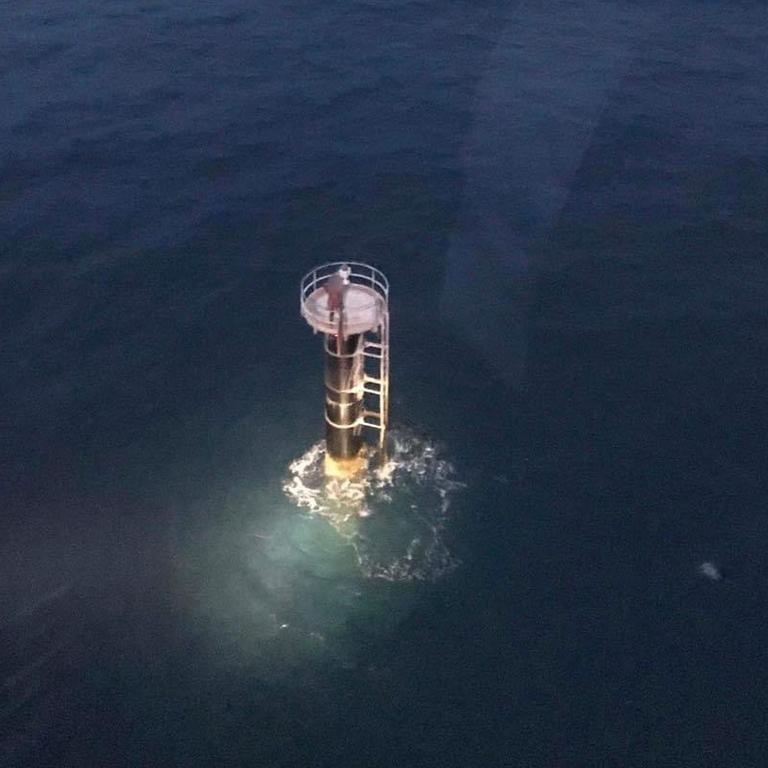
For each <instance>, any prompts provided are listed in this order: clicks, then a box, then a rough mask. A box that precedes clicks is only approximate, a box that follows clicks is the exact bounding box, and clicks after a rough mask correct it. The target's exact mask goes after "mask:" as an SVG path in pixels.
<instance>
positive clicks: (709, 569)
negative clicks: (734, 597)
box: [699, 560, 723, 581]
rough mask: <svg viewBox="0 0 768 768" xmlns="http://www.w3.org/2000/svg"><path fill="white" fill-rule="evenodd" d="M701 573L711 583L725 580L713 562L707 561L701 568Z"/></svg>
mask: <svg viewBox="0 0 768 768" xmlns="http://www.w3.org/2000/svg"><path fill="white" fill-rule="evenodd" d="M699 573H700V574H701V575H702V576H704V577H705V578H707V579H709V580H710V581H722V580H723V572H722V571H721V570H720V569H719V568H718V567H717V565H715V563H713V562H712V561H711V560H706V561H705V562H703V563H702V564H701V565H700V566H699Z"/></svg>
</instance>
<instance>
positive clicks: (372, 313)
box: [300, 261, 389, 335]
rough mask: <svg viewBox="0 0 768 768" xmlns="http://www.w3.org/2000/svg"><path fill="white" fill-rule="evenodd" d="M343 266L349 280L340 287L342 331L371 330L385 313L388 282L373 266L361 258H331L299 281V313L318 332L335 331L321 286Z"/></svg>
mask: <svg viewBox="0 0 768 768" xmlns="http://www.w3.org/2000/svg"><path fill="white" fill-rule="evenodd" d="M342 267H343V268H344V269H346V271H347V273H348V279H349V284H348V285H347V286H346V288H345V289H344V334H345V335H352V334H358V333H365V332H366V331H375V330H376V329H377V328H379V327H380V326H381V325H382V324H383V322H384V320H385V318H386V315H387V304H388V298H389V282H388V281H387V278H386V277H385V276H384V275H383V274H382V272H380V271H379V270H378V269H376V268H375V267H372V266H370V265H369V264H362V263H361V262H356V261H351V262H340V261H338V262H332V263H330V264H324V265H323V266H321V267H316V268H315V269H313V270H312V271H311V272H308V273H307V274H306V275H304V278H303V279H302V281H301V299H300V301H301V314H302V317H304V319H305V320H306V321H307V322H308V323H309V325H311V326H312V328H313V329H314V330H315V331H319V332H320V333H329V334H335V333H338V330H339V318H338V316H337V315H334V318H333V320H331V313H330V311H329V309H328V293H327V292H326V290H325V288H324V287H323V286H324V285H325V283H326V281H327V280H329V279H330V278H331V277H333V276H334V275H337V274H338V271H339V269H340V268H342Z"/></svg>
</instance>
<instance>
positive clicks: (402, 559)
mask: <svg viewBox="0 0 768 768" xmlns="http://www.w3.org/2000/svg"><path fill="white" fill-rule="evenodd" d="M390 441H391V447H390V451H389V459H388V461H387V462H386V463H385V464H384V465H383V466H381V467H378V468H375V469H374V468H373V467H369V469H368V471H366V472H363V473H362V474H361V477H360V478H359V479H355V480H340V479H335V478H334V479H327V478H326V477H325V474H324V471H323V462H324V458H325V444H324V443H323V442H319V443H317V444H316V445H313V446H312V447H311V448H310V449H309V450H308V451H307V452H306V453H305V454H304V455H303V456H301V457H300V458H298V459H296V460H295V461H293V462H292V463H291V465H290V466H289V468H288V477H287V479H286V480H285V482H284V484H283V490H284V492H285V494H286V496H287V497H288V498H289V499H291V500H292V501H293V502H294V503H295V504H296V505H297V506H299V507H300V508H302V509H304V510H306V511H307V512H308V514H310V515H312V516H319V517H323V518H324V519H325V520H327V521H328V522H329V523H330V524H331V525H332V526H333V527H334V528H335V529H336V531H337V532H338V533H339V534H340V535H341V536H343V537H344V538H345V539H346V540H347V541H348V542H349V543H350V545H351V546H352V547H353V548H354V550H355V553H356V556H357V562H358V564H359V566H360V569H361V571H362V573H363V575H365V576H366V577H369V578H379V579H386V580H388V581H414V580H429V581H432V580H435V579H438V578H440V577H441V576H443V575H445V574H446V573H449V572H450V571H451V570H453V569H454V568H455V567H456V566H457V564H458V561H457V560H456V558H455V557H454V556H453V555H451V553H450V552H449V550H448V547H447V546H446V543H445V532H446V526H447V524H448V521H449V519H450V510H451V502H452V499H453V496H454V494H455V492H456V491H457V490H459V489H460V488H463V487H464V484H463V483H461V482H459V481H458V480H457V479H456V472H455V468H454V466H453V464H452V463H451V462H450V461H448V459H446V458H444V457H443V456H442V453H441V450H440V449H439V447H438V446H436V445H435V444H434V443H432V442H430V441H428V440H425V439H423V438H421V437H418V436H417V435H416V434H414V433H412V432H410V431H407V430H402V429H399V430H394V431H393V432H391V433H390Z"/></svg>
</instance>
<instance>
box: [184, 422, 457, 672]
mask: <svg viewBox="0 0 768 768" xmlns="http://www.w3.org/2000/svg"><path fill="white" fill-rule="evenodd" d="M324 452H325V446H324V443H318V444H316V445H313V446H312V447H311V448H310V449H309V450H308V451H307V452H306V453H305V454H303V455H302V456H301V457H299V458H298V459H296V460H295V461H293V462H291V464H290V467H289V468H288V472H287V475H286V476H285V477H284V478H283V481H282V486H281V483H280V482H279V481H269V482H266V483H264V484H263V485H262V486H261V487H259V488H253V489H245V490H243V491H240V492H236V491H233V492H232V493H231V495H228V498H227V499H225V500H224V502H223V503H222V504H221V506H219V507H211V508H209V509H207V510H201V515H200V516H199V517H200V519H202V520H204V523H203V524H202V527H201V528H200V529H198V531H197V534H196V536H195V539H194V541H193V542H192V543H191V544H190V546H188V547H186V548H185V552H184V554H183V555H182V556H181V558H180V562H179V566H180V569H179V573H178V576H179V578H180V580H181V584H180V586H182V588H183V590H182V591H183V592H184V593H185V594H186V596H187V599H188V606H189V609H190V611H191V612H192V614H193V616H195V617H196V618H195V620H194V628H195V632H196V633H198V634H199V635H200V636H201V637H202V638H203V639H205V642H206V644H207V645H209V647H210V648H211V652H212V653H213V654H214V655H215V656H216V658H217V662H218V663H221V664H224V665H226V666H231V665H233V664H234V665H235V666H237V667H243V666H245V667H248V668H250V669H251V670H252V672H253V673H254V674H256V675H258V676H260V677H270V678H274V677H277V678H280V679H282V680H285V679H286V676H288V677H290V676H292V675H293V674H295V673H296V672H297V671H300V670H303V671H304V672H307V671H309V670H311V669H317V668H318V665H320V667H322V666H325V665H328V664H330V665H332V666H334V667H336V666H339V665H341V666H350V665H351V666H355V665H356V664H357V663H358V655H359V650H360V647H361V645H360V644H361V640H362V642H363V644H364V643H365V640H364V638H365V637H366V636H369V637H374V636H377V635H379V634H380V633H381V632H386V631H388V629H391V628H393V627H394V626H396V624H397V622H398V621H400V620H401V619H402V617H403V616H404V615H407V613H408V612H410V611H411V610H413V609H414V606H415V605H416V604H417V601H418V595H419V594H420V591H421V590H420V589H419V585H422V584H429V583H432V582H434V581H435V580H438V579H440V578H441V577H443V576H445V575H446V574H448V573H450V572H451V571H452V570H454V569H455V568H456V567H457V565H458V559H457V558H456V557H454V556H453V555H452V554H451V552H450V551H449V548H448V544H447V539H448V538H449V537H448V533H449V528H450V521H451V519H452V515H453V509H452V501H453V499H454V496H455V493H456V492H457V491H458V490H459V489H461V488H462V487H463V484H462V483H461V482H459V481H458V480H457V478H456V472H455V469H454V467H453V464H452V463H451V462H450V461H449V460H448V459H447V458H446V457H445V456H444V455H443V452H442V450H441V449H440V448H439V447H438V446H436V445H435V444H434V443H432V442H430V441H428V440H425V439H423V438H420V437H418V436H416V435H415V434H413V433H411V432H407V431H403V430H399V431H395V432H394V434H392V435H391V451H390V460H389V461H388V462H387V463H386V465H385V466H383V467H381V468H380V469H378V470H371V472H370V473H369V474H368V475H367V476H365V477H364V478H363V479H361V480H359V481H355V482H350V481H340V480H334V481H330V482H327V481H326V478H325V476H324V473H323V462H324Z"/></svg>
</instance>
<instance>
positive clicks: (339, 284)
mask: <svg viewBox="0 0 768 768" xmlns="http://www.w3.org/2000/svg"><path fill="white" fill-rule="evenodd" d="M351 273H352V270H351V269H350V267H349V265H348V264H342V266H341V267H339V269H338V271H337V272H334V273H333V274H332V275H331V276H330V277H329V278H328V279H327V280H326V281H325V283H324V284H323V288H324V289H325V292H326V293H327V294H328V314H329V318H330V320H331V322H333V320H334V316H335V314H336V313H337V312H338V314H339V332H338V335H337V337H336V345H337V349H341V343H342V342H343V341H344V294H345V293H346V289H347V286H348V285H349V276H350V274H351Z"/></svg>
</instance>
